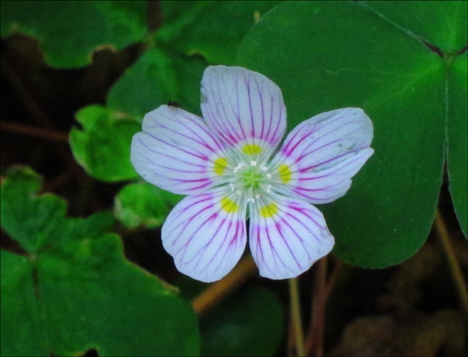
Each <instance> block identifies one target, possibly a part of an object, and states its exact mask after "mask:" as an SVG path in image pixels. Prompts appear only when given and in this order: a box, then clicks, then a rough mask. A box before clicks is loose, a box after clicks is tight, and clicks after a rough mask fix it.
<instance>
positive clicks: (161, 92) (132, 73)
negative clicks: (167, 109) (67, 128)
mask: <svg viewBox="0 0 468 357" xmlns="http://www.w3.org/2000/svg"><path fill="white" fill-rule="evenodd" d="M206 67H207V64H206V63H205V61H204V60H203V59H201V58H198V57H193V58H189V57H186V56H183V55H178V54H176V53H174V52H170V51H168V50H166V49H164V48H152V49H149V50H147V51H146V52H145V53H144V54H143V55H142V56H141V57H140V58H139V59H138V60H137V62H136V63H135V64H134V65H133V66H131V67H130V68H129V69H127V71H126V72H125V73H124V74H123V75H122V77H120V79H119V80H118V81H117V83H116V84H115V85H114V86H113V87H112V89H111V90H110V92H109V94H108V97H107V105H108V107H109V108H111V109H113V110H118V111H121V112H124V113H129V114H131V115H133V116H135V117H136V118H143V116H144V115H145V114H146V113H148V112H149V111H151V110H153V109H156V108H157V107H159V106H160V105H162V104H165V103H167V102H168V101H169V100H172V101H177V102H179V103H181V104H182V106H183V108H184V109H185V110H188V111H190V112H192V113H200V82H201V78H202V75H203V71H204V70H205V68H206Z"/></svg>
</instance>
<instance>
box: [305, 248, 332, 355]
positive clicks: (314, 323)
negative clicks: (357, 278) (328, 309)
mask: <svg viewBox="0 0 468 357" xmlns="http://www.w3.org/2000/svg"><path fill="white" fill-rule="evenodd" d="M327 263H328V262H327V257H326V256H325V257H323V258H322V259H320V260H319V261H318V262H317V270H316V271H315V278H314V290H313V292H312V314H311V317H310V326H309V331H308V333H307V335H306V338H305V350H306V354H307V355H308V356H317V357H321V356H323V331H324V325H325V306H326V298H327V288H326V279H327Z"/></svg>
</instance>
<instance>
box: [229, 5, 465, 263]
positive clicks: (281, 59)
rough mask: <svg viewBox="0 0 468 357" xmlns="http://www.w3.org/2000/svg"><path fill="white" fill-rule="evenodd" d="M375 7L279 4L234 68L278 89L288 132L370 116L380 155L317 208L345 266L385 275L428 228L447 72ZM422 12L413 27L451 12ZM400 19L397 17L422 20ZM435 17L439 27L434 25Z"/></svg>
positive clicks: (425, 8) (423, 8) (424, 8)
mask: <svg viewBox="0 0 468 357" xmlns="http://www.w3.org/2000/svg"><path fill="white" fill-rule="evenodd" d="M388 3H389V2H386V4H388ZM372 4H375V2H372ZM392 4H393V6H394V7H395V9H398V8H399V7H401V6H400V5H399V4H400V2H395V3H392ZM369 6H370V5H369ZM369 6H368V5H366V6H364V5H362V4H360V3H359V2H331V1H327V2H290V3H286V4H283V5H280V6H278V7H276V8H275V9H273V10H272V11H271V12H269V13H268V14H267V15H265V16H264V17H263V18H262V20H261V21H260V22H259V23H258V24H257V25H256V26H255V27H253V28H252V30H251V31H250V32H249V33H248V34H247V36H246V38H245V39H244V42H243V43H242V45H241V47H240V49H239V53H238V64H239V65H241V66H243V67H246V68H250V69H253V70H256V71H259V72H261V73H263V74H265V75H266V76H268V77H269V78H271V79H272V80H273V81H275V82H276V83H277V84H278V85H279V86H280V88H281V89H282V91H283V95H284V97H285V102H286V106H287V110H288V121H289V122H288V125H289V129H292V128H293V127H294V126H295V125H297V124H299V123H300V122H301V121H303V120H305V119H308V118H310V117H311V116H313V115H315V114H318V113H321V112H324V111H328V110H332V109H337V108H343V107H348V106H352V107H361V108H363V109H364V111H365V112H366V113H367V114H368V115H369V116H370V118H371V119H372V121H373V124H374V129H375V130H374V134H375V136H374V141H373V143H372V147H373V148H374V149H375V153H374V155H373V156H372V157H371V158H370V160H369V162H368V163H366V165H365V166H364V168H363V169H362V170H361V171H360V172H359V173H358V174H357V175H356V176H355V178H354V179H353V185H352V187H351V189H350V191H349V192H348V194H347V195H346V196H344V197H343V198H341V199H340V200H338V201H336V202H334V203H332V204H330V205H327V206H325V207H319V208H320V209H321V210H323V212H324V213H325V217H326V219H327V222H328V225H329V227H330V230H331V232H332V233H333V235H334V236H335V238H336V245H335V249H334V252H335V253H336V254H337V255H338V256H339V257H340V258H341V259H343V260H344V261H346V262H348V263H351V264H354V265H359V266H362V267H368V268H383V267H387V266H390V265H394V264H397V263H400V262H401V261H403V260H405V259H408V258H409V257H410V256H412V255H413V254H414V253H415V252H416V251H417V250H418V249H419V248H420V247H421V245H422V244H423V243H424V241H425V240H426V238H427V235H428V233H429V231H430V228H431V225H432V220H433V217H434V213H435V208H436V204H437V199H438V194H439V189H440V184H441V179H442V170H443V162H444V144H445V143H444V141H445V130H446V105H445V96H446V89H445V82H446V76H447V71H446V64H445V61H444V59H443V58H441V57H440V56H438V55H437V54H436V53H434V52H433V51H431V50H430V49H429V48H428V47H427V46H425V45H424V44H423V43H421V41H419V40H418V39H417V38H419V37H418V33H417V28H415V29H414V30H413V29H412V28H409V29H407V31H402V29H401V28H402V27H404V25H406V23H402V24H401V25H399V26H395V23H393V22H390V21H388V20H387V19H385V18H383V15H385V14H383V15H382V14H377V13H376V12H375V10H371V9H369ZM372 6H374V5H372ZM386 6H388V7H391V6H390V5H386ZM418 6H419V7H418V13H417V16H419V17H420V18H421V19H422V20H420V21H416V20H415V21H414V23H422V22H424V21H428V23H431V24H432V23H434V24H440V23H444V21H445V22H447V21H451V20H450V19H449V20H444V21H442V17H443V16H445V14H446V12H435V11H434V9H433V6H432V5H427V3H426V2H420V3H419V5H418ZM392 8H393V7H392ZM399 11H400V12H403V9H402V10H399ZM400 12H398V11H397V10H395V11H394V12H393V13H392V14H395V13H398V14H400V15H401V16H402V17H404V18H411V17H412V16H416V14H415V13H408V14H406V15H403V14H401V13H400ZM392 16H393V15H392ZM438 16H440V19H439V21H432V22H430V21H429V20H430V19H433V18H435V17H438ZM457 19H458V18H457ZM457 19H454V21H455V20H457ZM397 20H398V19H397V18H396V17H395V19H394V21H397ZM457 21H458V20H457ZM456 28H457V31H452V33H453V36H454V37H456V38H458V36H459V33H461V32H462V30H463V26H462V28H459V27H458V26H457V27H456ZM439 30H440V31H445V33H447V32H446V29H439ZM434 31H436V30H434ZM410 32H411V33H412V34H415V35H410V34H409V33H410ZM428 36H429V35H428ZM447 36H448V35H444V36H440V37H439V38H440V39H441V41H445V42H444V43H445V44H446V47H445V48H448V47H449V45H450V46H452V45H453V44H457V43H458V42H459V40H456V39H453V38H450V39H447Z"/></svg>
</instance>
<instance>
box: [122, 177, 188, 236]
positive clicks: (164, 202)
mask: <svg viewBox="0 0 468 357" xmlns="http://www.w3.org/2000/svg"><path fill="white" fill-rule="evenodd" d="M182 198H183V196H180V195H176V194H173V193H171V192H168V191H164V190H162V189H160V188H159V187H156V186H154V185H151V184H149V183H146V182H145V183H132V184H129V185H127V186H125V187H124V188H122V189H121V190H120V192H119V193H118V194H117V196H116V197H115V205H114V215H115V217H116V218H117V219H118V220H119V221H121V222H122V223H123V225H125V226H126V227H128V228H136V227H138V226H145V227H147V228H156V227H159V226H161V225H162V224H163V222H164V220H165V219H166V217H167V215H168V214H169V212H170V210H171V209H172V207H174V206H175V205H176V204H177V203H178V202H179V201H180V200H181V199H182Z"/></svg>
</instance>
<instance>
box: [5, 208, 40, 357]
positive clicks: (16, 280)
mask: <svg viewBox="0 0 468 357" xmlns="http://www.w3.org/2000/svg"><path fill="white" fill-rule="evenodd" d="M2 220H3V214H2ZM1 269H2V270H1V272H2V273H1V274H2V284H1V294H2V305H1V314H2V318H1V339H2V344H1V346H0V350H1V355H2V356H48V355H49V346H48V344H47V339H46V336H45V334H44V329H43V327H44V326H43V320H42V317H41V312H40V309H39V301H38V300H37V298H36V295H35V294H36V289H35V287H34V284H33V279H31V277H32V276H33V269H32V266H31V262H30V260H29V259H28V258H26V257H23V256H19V255H16V254H13V253H10V252H6V251H4V250H2V251H1Z"/></svg>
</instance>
